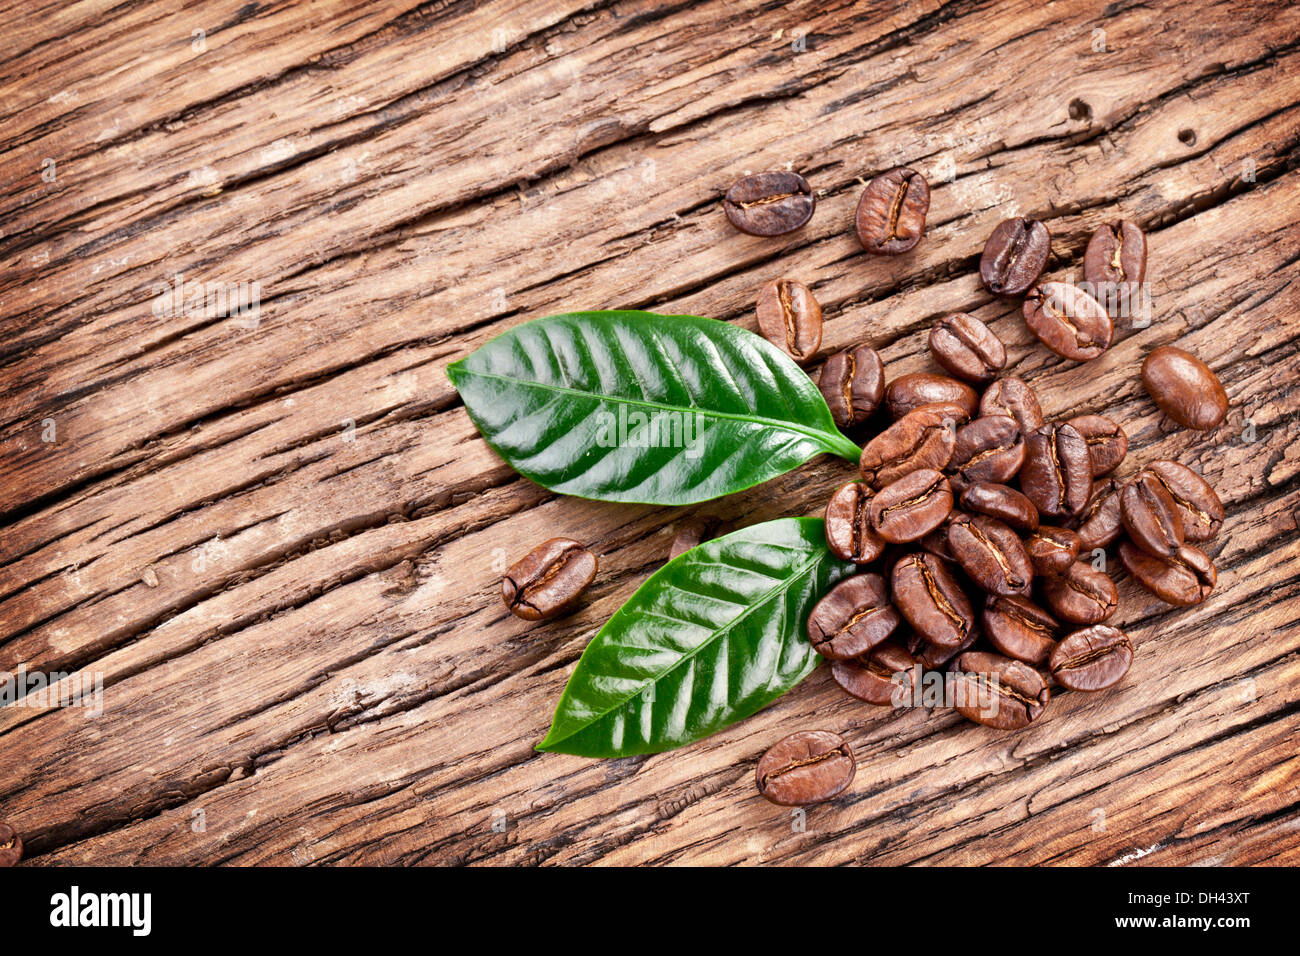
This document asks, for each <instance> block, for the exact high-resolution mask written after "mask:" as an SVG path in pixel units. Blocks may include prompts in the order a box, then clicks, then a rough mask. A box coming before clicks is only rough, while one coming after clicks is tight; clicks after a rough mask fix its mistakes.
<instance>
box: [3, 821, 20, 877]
mask: <svg viewBox="0 0 1300 956" xmlns="http://www.w3.org/2000/svg"><path fill="white" fill-rule="evenodd" d="M22 858H23V838H22V837H20V836H19V835H18V834H17V833H16V832H14V828H13V827H11V826H10V825H9V824H7V823H0V869H5V868H7V867H11V866H17V865H18V863H19V861H20V860H22Z"/></svg>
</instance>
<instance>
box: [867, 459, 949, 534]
mask: <svg viewBox="0 0 1300 956" xmlns="http://www.w3.org/2000/svg"><path fill="white" fill-rule="evenodd" d="M951 510H952V487H951V486H950V485H949V484H948V479H947V478H945V477H944V476H943V473H942V472H939V471H936V470H934V469H933V468H922V469H920V470H918V471H914V472H912V473H911V474H909V475H905V476H904V477H902V478H899V479H898V480H897V481H895V482H892V483H891V484H888V485H886V486H885V487H884V488H882V489H881V490H880V492H879V493H878V494H877V495H876V496H875V498H873V499H872V500H871V505H870V514H871V526H872V527H873V528H875V529H876V533H877V534H879V535H880V536H881V537H882V538H884V539H885V540H886V541H889V542H891V543H893V544H900V543H903V542H907V541H915V540H916V539H917V538H920V537H922V536H924V535H925V533H926V532H927V531H930V530H932V529H934V528H937V527H938V526H939V525H940V524H941V523H942V522H943V520H944V519H945V518H947V517H948V512H950V511H951Z"/></svg>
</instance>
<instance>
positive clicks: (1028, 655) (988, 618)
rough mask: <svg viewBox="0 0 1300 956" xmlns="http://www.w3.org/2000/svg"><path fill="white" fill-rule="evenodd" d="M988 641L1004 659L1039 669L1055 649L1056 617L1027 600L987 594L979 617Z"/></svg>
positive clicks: (1011, 596)
mask: <svg viewBox="0 0 1300 956" xmlns="http://www.w3.org/2000/svg"><path fill="white" fill-rule="evenodd" d="M980 619H981V621H982V622H983V624H984V633H985V634H987V635H988V636H989V641H990V642H991V643H992V644H993V646H994V647H996V648H997V649H998V650H999V651H1001V652H1002V653H1003V654H1005V655H1007V657H1010V658H1013V659H1014V660H1018V661H1024V662H1025V663H1026V664H1033V665H1035V666H1038V665H1040V664H1042V663H1044V662H1045V661H1046V660H1047V659H1048V657H1050V656H1051V653H1052V651H1054V650H1055V649H1056V640H1055V635H1056V630H1057V628H1059V627H1060V624H1058V623H1057V621H1056V618H1054V617H1052V615H1050V614H1048V613H1047V612H1046V611H1044V610H1043V609H1042V608H1041V607H1039V606H1038V605H1037V604H1035V603H1034V602H1033V601H1031V600H1029V598H1026V597H1021V596H1019V595H1014V594H1013V595H1007V596H1003V595H993V594H990V595H989V596H988V598H987V599H986V600H985V603H984V611H983V613H982V614H981V617H980Z"/></svg>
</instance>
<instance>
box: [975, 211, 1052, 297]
mask: <svg viewBox="0 0 1300 956" xmlns="http://www.w3.org/2000/svg"><path fill="white" fill-rule="evenodd" d="M1051 252H1052V237H1051V234H1050V233H1048V231H1047V227H1046V226H1045V225H1043V224H1042V223H1041V222H1039V221H1037V220H1036V219H1006V220H1003V221H1002V222H1000V223H998V225H997V227H996V228H994V230H993V235H991V236H989V241H988V242H986V243H985V244H984V253H983V255H981V256H980V281H981V282H983V283H984V288H986V289H988V290H989V292H992V293H993V294H994V295H997V296H1002V297H1003V298H1008V299H1014V298H1017V297H1019V296H1022V295H1024V294H1025V293H1026V292H1028V291H1029V289H1030V287H1031V286H1033V284H1034V283H1035V282H1037V281H1038V277H1039V276H1040V275H1042V274H1043V269H1045V268H1046V267H1047V257H1048V256H1049V255H1050V254H1051Z"/></svg>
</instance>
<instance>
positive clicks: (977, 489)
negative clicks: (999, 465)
mask: <svg viewBox="0 0 1300 956" xmlns="http://www.w3.org/2000/svg"><path fill="white" fill-rule="evenodd" d="M961 506H962V507H963V508H965V509H966V510H967V511H975V512H978V513H979V514H982V515H988V516H989V517H990V518H997V519H998V520H999V521H1004V522H1006V523H1007V524H1009V525H1011V527H1013V528H1015V529H1017V530H1019V531H1026V532H1028V531H1033V530H1034V529H1035V528H1037V527H1038V509H1037V508H1035V507H1034V503H1033V502H1032V501H1030V500H1029V499H1028V498H1026V497H1025V496H1024V495H1022V494H1021V493H1020V492H1018V491H1016V489H1014V488H1008V487H1007V486H1006V485H1000V484H995V483H993V482H989V481H977V482H975V483H974V484H972V485H970V486H969V487H968V488H967V489H966V490H965V491H963V492H962V493H961Z"/></svg>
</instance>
